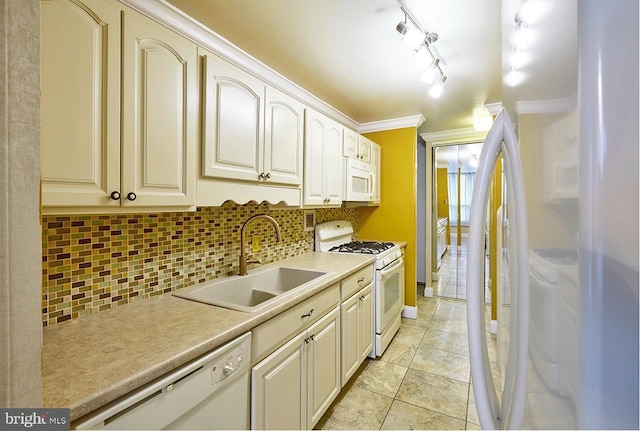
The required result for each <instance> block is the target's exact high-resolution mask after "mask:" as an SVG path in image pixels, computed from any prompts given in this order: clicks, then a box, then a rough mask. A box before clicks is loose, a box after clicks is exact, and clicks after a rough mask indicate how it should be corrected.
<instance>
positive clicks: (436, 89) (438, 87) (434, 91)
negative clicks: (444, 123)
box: [429, 75, 447, 99]
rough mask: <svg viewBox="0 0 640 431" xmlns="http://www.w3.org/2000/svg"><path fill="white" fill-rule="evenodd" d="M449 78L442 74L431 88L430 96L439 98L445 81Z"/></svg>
mask: <svg viewBox="0 0 640 431" xmlns="http://www.w3.org/2000/svg"><path fill="white" fill-rule="evenodd" d="M446 80H447V77H446V76H444V75H442V76H441V77H440V79H439V80H438V82H436V83H435V84H433V87H431V89H430V90H429V96H431V97H433V98H434V99H437V98H439V97H440V95H441V94H442V89H443V88H444V82H445V81H446Z"/></svg>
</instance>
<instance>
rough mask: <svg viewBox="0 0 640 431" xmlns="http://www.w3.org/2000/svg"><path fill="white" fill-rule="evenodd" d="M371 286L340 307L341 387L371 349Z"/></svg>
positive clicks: (372, 303)
mask: <svg viewBox="0 0 640 431" xmlns="http://www.w3.org/2000/svg"><path fill="white" fill-rule="evenodd" d="M373 306H374V301H373V284H369V285H367V286H366V287H364V288H362V289H361V290H359V291H358V292H357V293H356V294H354V295H353V296H352V297H351V298H349V299H347V300H346V301H344V302H343V303H342V305H341V307H340V314H341V325H342V334H341V335H342V349H341V354H342V375H341V379H342V386H344V385H345V384H346V383H347V382H348V381H349V379H350V378H351V376H353V374H354V373H355V372H356V371H357V369H358V367H359V366H360V364H362V362H363V361H364V360H365V358H366V357H367V356H368V355H369V352H371V350H372V349H373Z"/></svg>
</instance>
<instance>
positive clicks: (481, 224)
mask: <svg viewBox="0 0 640 431" xmlns="http://www.w3.org/2000/svg"><path fill="white" fill-rule="evenodd" d="M501 154H502V155H503V156H504V161H505V163H504V165H505V173H506V178H507V184H508V186H507V192H508V198H509V202H510V203H511V204H510V205H509V211H510V213H511V214H510V218H511V219H512V220H513V222H512V226H511V229H512V231H513V234H514V235H515V239H516V241H515V247H516V249H515V250H513V252H514V257H515V259H516V270H515V271H514V272H515V274H513V275H515V277H516V279H515V280H513V281H512V286H514V285H515V286H516V288H517V292H514V293H515V294H514V295H512V304H511V305H512V308H513V309H512V313H515V314H516V315H517V322H516V325H515V326H516V328H512V329H515V330H517V334H512V336H511V341H510V343H516V344H515V345H512V346H510V347H511V348H510V349H509V350H510V351H511V353H513V355H510V358H509V361H510V362H511V363H510V364H509V365H508V366H507V375H506V376H505V382H506V383H505V390H504V392H503V396H502V407H501V406H500V402H499V401H498V397H497V394H496V388H495V386H494V382H493V379H492V377H491V368H490V365H489V354H488V352H487V342H486V328H485V323H484V322H485V320H484V312H485V311H484V300H483V295H482V292H483V291H484V280H483V273H484V272H483V264H484V262H483V251H484V228H485V217H486V202H487V198H488V194H489V191H490V187H491V179H492V176H493V171H494V169H495V166H496V163H497V161H498V159H499V157H500V155H501ZM525 210H526V207H525V201H524V180H523V177H522V168H521V167H520V155H519V151H518V142H517V139H516V136H515V131H514V130H513V127H512V125H511V120H510V118H509V115H508V114H507V112H506V111H505V110H504V109H502V110H501V111H500V113H499V114H498V116H497V117H496V119H495V121H494V123H493V126H492V127H491V130H489V133H488V134H487V137H486V139H485V142H484V144H483V146H482V150H481V152H480V158H479V163H478V169H477V172H476V178H475V186H474V190H473V196H472V199H471V214H474V217H471V221H470V224H469V249H468V255H467V262H468V265H467V328H468V334H469V355H470V360H471V377H472V381H473V392H474V396H475V401H476V408H477V410H478V418H479V419H480V424H481V425H482V428H484V429H502V428H516V429H517V428H519V427H520V425H521V424H522V418H523V416H524V405H525V385H526V368H527V347H528V332H529V330H528V323H529V279H528V270H527V268H528V262H527V236H526V229H527V223H526V213H525Z"/></svg>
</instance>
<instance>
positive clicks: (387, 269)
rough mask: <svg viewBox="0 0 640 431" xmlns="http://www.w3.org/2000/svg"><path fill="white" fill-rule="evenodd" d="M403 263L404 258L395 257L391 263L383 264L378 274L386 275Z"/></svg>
mask: <svg viewBox="0 0 640 431" xmlns="http://www.w3.org/2000/svg"><path fill="white" fill-rule="evenodd" d="M403 263H404V260H403V259H402V258H399V259H397V260H396V261H395V262H394V263H392V264H391V265H388V266H385V267H384V268H383V269H381V270H380V275H381V276H383V277H384V276H385V275H387V274H388V273H390V272H391V271H393V270H395V269H397V268H398V267H399V266H402V264H403Z"/></svg>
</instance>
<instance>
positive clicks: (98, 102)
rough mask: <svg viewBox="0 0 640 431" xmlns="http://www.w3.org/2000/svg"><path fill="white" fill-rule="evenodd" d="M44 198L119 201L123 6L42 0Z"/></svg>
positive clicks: (73, 203)
mask: <svg viewBox="0 0 640 431" xmlns="http://www.w3.org/2000/svg"><path fill="white" fill-rule="evenodd" d="M40 10H41V38H40V42H41V46H40V53H41V111H40V112H41V140H42V143H41V159H42V163H41V176H42V205H43V206H44V207H45V211H46V207H48V206H64V207H77V206H93V207H95V206H112V207H119V206H120V201H119V200H112V199H111V198H110V194H111V193H112V192H119V190H120V9H119V8H118V7H117V5H115V4H113V3H110V2H107V1H103V0H84V1H83V3H80V2H72V1H69V0H42V2H41V9H40Z"/></svg>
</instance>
